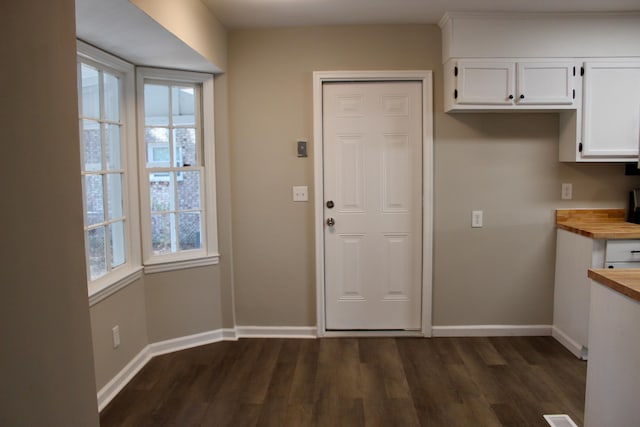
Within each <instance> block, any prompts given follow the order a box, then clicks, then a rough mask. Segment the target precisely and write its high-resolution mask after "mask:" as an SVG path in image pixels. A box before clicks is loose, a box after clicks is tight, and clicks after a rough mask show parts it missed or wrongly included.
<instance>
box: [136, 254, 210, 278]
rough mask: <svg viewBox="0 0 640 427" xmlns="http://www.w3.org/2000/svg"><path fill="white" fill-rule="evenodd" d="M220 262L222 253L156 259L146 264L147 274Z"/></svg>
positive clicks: (145, 270)
mask: <svg viewBox="0 0 640 427" xmlns="http://www.w3.org/2000/svg"><path fill="white" fill-rule="evenodd" d="M219 263H220V254H215V255H208V256H205V257H202V258H190V259H178V260H168V261H156V262H150V263H147V264H145V266H144V272H145V274H153V273H162V272H165V271H174V270H182V269H185V268H193V267H204V266H207V265H217V264H219Z"/></svg>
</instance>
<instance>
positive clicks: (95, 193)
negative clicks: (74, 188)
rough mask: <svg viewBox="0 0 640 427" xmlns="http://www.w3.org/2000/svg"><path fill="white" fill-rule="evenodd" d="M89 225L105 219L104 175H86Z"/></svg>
mask: <svg viewBox="0 0 640 427" xmlns="http://www.w3.org/2000/svg"><path fill="white" fill-rule="evenodd" d="M85 191H86V196H87V199H86V206H87V225H93V224H97V223H100V222H103V221H104V187H103V186H102V175H86V176H85Z"/></svg>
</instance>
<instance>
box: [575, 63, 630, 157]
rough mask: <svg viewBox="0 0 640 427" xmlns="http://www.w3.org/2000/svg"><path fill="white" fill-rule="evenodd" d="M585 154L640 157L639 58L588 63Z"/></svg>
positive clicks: (588, 155) (584, 117)
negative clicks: (636, 59) (639, 146)
mask: <svg viewBox="0 0 640 427" xmlns="http://www.w3.org/2000/svg"><path fill="white" fill-rule="evenodd" d="M583 97H584V104H583V110H582V112H583V118H582V123H583V131H582V156H583V157H585V158H589V157H628V158H634V157H636V158H637V157H638V145H639V144H640V61H638V62H623V63H615V62H605V63H585V68H584V86H583Z"/></svg>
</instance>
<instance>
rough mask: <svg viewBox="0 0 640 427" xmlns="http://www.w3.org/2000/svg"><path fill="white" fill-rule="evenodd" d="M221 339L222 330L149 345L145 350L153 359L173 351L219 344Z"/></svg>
mask: <svg viewBox="0 0 640 427" xmlns="http://www.w3.org/2000/svg"><path fill="white" fill-rule="evenodd" d="M223 339H224V337H223V329H216V330H214V331H208V332H202V333H199V334H193V335H187V336H185V337H180V338H174V339H170V340H166V341H159V342H155V343H153V344H149V345H148V346H147V348H148V349H149V354H150V355H151V357H154V356H159V355H161V354H167V353H173V352H174V351H180V350H186V349H188V348H192V347H198V346H201V345H206V344H212V343H215V342H220V341H222V340H223Z"/></svg>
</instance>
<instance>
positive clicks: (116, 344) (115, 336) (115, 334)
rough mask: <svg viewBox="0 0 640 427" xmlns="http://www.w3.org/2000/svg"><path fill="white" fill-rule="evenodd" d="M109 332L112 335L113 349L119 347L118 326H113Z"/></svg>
mask: <svg viewBox="0 0 640 427" xmlns="http://www.w3.org/2000/svg"><path fill="white" fill-rule="evenodd" d="M111 332H112V333H113V348H118V347H120V326H118V325H116V326H114V327H113V329H112V330H111Z"/></svg>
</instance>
